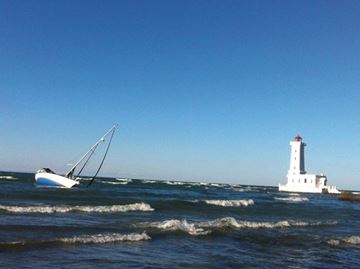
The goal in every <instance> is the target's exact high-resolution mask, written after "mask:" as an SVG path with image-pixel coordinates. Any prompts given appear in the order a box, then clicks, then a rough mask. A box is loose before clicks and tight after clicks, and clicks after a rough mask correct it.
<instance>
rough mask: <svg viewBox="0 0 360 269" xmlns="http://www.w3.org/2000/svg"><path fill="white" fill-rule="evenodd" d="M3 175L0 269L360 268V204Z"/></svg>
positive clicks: (168, 184)
mask: <svg viewBox="0 0 360 269" xmlns="http://www.w3.org/2000/svg"><path fill="white" fill-rule="evenodd" d="M33 177H34V175H33V174H23V173H9V172H0V268H35V267H40V268H42V267H46V268H99V267H101V266H103V267H104V268H360V203H353V202H345V201H340V200H338V199H337V197H336V196H332V195H317V194H300V195H294V194H287V193H279V192H278V191H277V189H276V188H274V187H261V186H244V185H226V184H206V183H188V182H174V181H156V180H137V179H114V178H112V179H111V178H107V179H102V180H98V181H96V182H95V183H94V184H93V185H92V186H91V187H90V188H86V187H85V186H86V178H85V179H84V180H83V181H84V184H83V186H80V187H78V188H75V189H68V190H66V189H46V188H37V187H36V186H35V185H34V184H33Z"/></svg>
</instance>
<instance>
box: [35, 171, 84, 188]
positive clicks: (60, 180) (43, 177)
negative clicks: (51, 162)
mask: <svg viewBox="0 0 360 269" xmlns="http://www.w3.org/2000/svg"><path fill="white" fill-rule="evenodd" d="M35 182H36V184H37V185H39V186H42V187H55V188H72V187H73V186H74V185H77V184H79V182H78V181H76V180H72V179H70V178H67V177H64V176H60V175H57V174H52V173H36V174H35Z"/></svg>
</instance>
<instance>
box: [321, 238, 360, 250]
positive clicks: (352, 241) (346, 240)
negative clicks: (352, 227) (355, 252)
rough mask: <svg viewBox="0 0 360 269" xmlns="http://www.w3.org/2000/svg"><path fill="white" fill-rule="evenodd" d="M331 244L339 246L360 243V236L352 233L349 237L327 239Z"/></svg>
mask: <svg viewBox="0 0 360 269" xmlns="http://www.w3.org/2000/svg"><path fill="white" fill-rule="evenodd" d="M327 243H328V244H329V245H330V246H335V247H336V246H339V245H360V236H356V235H352V236H349V237H343V238H340V239H331V240H329V241H327Z"/></svg>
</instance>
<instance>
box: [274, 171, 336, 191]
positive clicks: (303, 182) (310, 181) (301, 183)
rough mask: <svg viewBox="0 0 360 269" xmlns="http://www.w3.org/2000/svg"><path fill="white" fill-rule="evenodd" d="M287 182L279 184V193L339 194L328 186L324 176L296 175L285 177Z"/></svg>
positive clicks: (332, 187)
mask: <svg viewBox="0 0 360 269" xmlns="http://www.w3.org/2000/svg"><path fill="white" fill-rule="evenodd" d="M287 178H288V182H287V183H286V184H284V185H282V184H279V191H284V192H305V193H332V194H337V193H340V192H339V191H338V190H337V188H336V187H335V186H328V185H327V179H326V176H324V175H311V174H297V175H294V174H292V175H289V174H288V176H287Z"/></svg>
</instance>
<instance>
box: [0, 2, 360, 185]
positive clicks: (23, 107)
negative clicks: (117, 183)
mask: <svg viewBox="0 0 360 269" xmlns="http://www.w3.org/2000/svg"><path fill="white" fill-rule="evenodd" d="M359 12H360V2H359V1H345V2H344V1H300V2H299V1H228V0H222V1H205V0H204V1H199V0H197V1H145V0H144V1H0V93H1V98H0V128H1V129H0V150H1V154H0V170H11V171H30V172H32V171H36V170H37V169H38V168H40V167H44V166H47V167H52V168H54V169H55V170H60V171H61V170H62V169H63V168H62V167H63V165H64V164H65V163H67V162H68V161H69V159H70V158H72V157H74V156H76V155H78V154H81V153H82V152H83V151H84V150H86V149H87V147H88V146H90V145H91V144H92V143H93V142H94V141H95V140H96V139H97V138H98V137H99V136H100V135H101V134H102V133H103V132H104V131H105V130H106V129H107V128H109V127H110V126H111V125H112V124H113V123H118V124H119V129H118V133H117V134H116V137H115V138H114V144H113V147H112V148H111V151H110V153H109V158H108V159H107V161H106V163H105V165H104V169H103V170H102V173H103V174H105V175H114V176H126V177H135V178H156V179H177V180H191V181H216V182H228V183H243V184H259V185H277V184H278V183H280V182H285V180H286V178H285V176H286V173H287V169H288V165H289V156H290V147H289V144H288V142H289V140H291V139H293V137H294V136H295V135H297V134H301V135H302V136H303V138H304V140H305V142H307V144H308V146H307V148H306V169H307V171H308V172H312V173H320V172H324V173H325V174H326V175H327V176H328V179H329V182H330V183H331V184H335V185H337V186H338V187H339V188H343V189H344V188H348V189H360V165H359V164H360V142H359V140H360V136H359V133H360V106H359V104H360V88H359V85H360V83H359V80H358V78H359V77H360V28H359V27H358V26H359V25H360V17H359V15H358V14H359Z"/></svg>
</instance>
